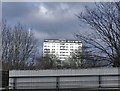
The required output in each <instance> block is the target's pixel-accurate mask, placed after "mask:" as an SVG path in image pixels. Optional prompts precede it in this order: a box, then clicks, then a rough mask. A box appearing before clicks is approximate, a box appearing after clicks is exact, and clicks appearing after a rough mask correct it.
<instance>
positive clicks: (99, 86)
mask: <svg viewBox="0 0 120 91" xmlns="http://www.w3.org/2000/svg"><path fill="white" fill-rule="evenodd" d="M98 77H99V89H100V88H101V87H102V86H101V81H102V80H101V75H99V76H98Z"/></svg>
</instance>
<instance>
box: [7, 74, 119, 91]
mask: <svg viewBox="0 0 120 91" xmlns="http://www.w3.org/2000/svg"><path fill="white" fill-rule="evenodd" d="M9 89H13V90H15V89H39V90H43V89H44V90H45V89H49V90H50V89H55V90H56V91H58V90H61V89H120V75H71V76H70V75H65V76H21V77H20V76H18V77H16V76H15V77H10V78H9Z"/></svg>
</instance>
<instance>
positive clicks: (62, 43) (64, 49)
mask: <svg viewBox="0 0 120 91" xmlns="http://www.w3.org/2000/svg"><path fill="white" fill-rule="evenodd" d="M81 51H82V42H81V41H79V40H60V39H45V40H44V43H43V56H44V55H46V54H53V55H55V56H56V57H58V58H59V59H60V60H65V59H67V58H68V57H71V56H72V54H73V53H77V52H81Z"/></svg>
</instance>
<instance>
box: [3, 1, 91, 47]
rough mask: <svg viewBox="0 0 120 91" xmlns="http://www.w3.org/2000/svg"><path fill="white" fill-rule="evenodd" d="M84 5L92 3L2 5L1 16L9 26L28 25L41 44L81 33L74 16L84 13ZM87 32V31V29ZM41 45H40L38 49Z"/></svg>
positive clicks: (81, 29)
mask: <svg viewBox="0 0 120 91" xmlns="http://www.w3.org/2000/svg"><path fill="white" fill-rule="evenodd" d="M84 5H89V6H90V7H93V3H81V2H80V3H33V2H32V3H30V2H26V3H25V2H23V3H22V2H20V3H15V2H14V3H3V5H2V6H3V8H2V11H3V12H2V15H3V17H5V18H6V19H7V21H8V22H10V24H14V23H16V22H18V21H20V22H22V23H23V24H26V25H28V26H29V27H31V28H32V29H33V32H35V36H36V38H38V39H39V41H40V43H42V41H43V39H44V38H66V39H67V38H68V39H72V38H74V33H78V32H79V31H80V32H81V33H82V32H84V31H86V29H87V28H85V27H83V28H80V26H79V24H78V19H77V17H76V16H75V14H79V13H80V12H82V11H84ZM87 30H88V29H87ZM41 46H42V44H40V47H41Z"/></svg>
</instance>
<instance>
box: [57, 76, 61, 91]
mask: <svg viewBox="0 0 120 91" xmlns="http://www.w3.org/2000/svg"><path fill="white" fill-rule="evenodd" d="M59 84H60V77H58V76H57V77H56V91H59Z"/></svg>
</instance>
